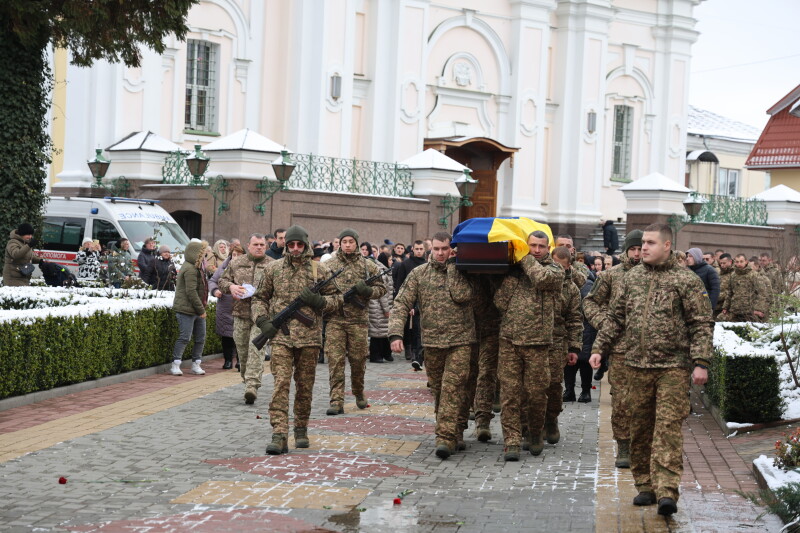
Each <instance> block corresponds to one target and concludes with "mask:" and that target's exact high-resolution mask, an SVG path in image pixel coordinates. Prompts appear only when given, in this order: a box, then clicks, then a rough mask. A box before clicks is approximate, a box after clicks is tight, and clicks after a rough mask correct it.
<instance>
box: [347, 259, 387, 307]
mask: <svg viewBox="0 0 800 533" xmlns="http://www.w3.org/2000/svg"><path fill="white" fill-rule="evenodd" d="M389 272H391V270H389V269H388V268H387V269H386V270H381V271H380V272H378V273H377V274H375V275H374V276H370V277H368V278H367V279H365V280H364V283H366V284H367V285H369V283H370V282H372V281H375V280H376V279H378V278H381V277H383V275H384V274H388V273H389ZM357 294H358V291H356V287H355V285H353V286H352V287H350V288H349V289H348V290H347V292H345V293H344V303H351V304H353V305H356V306H358V307H360V308H361V309H364V308H365V307H367V304H365V303H363V302H362V301H361V300H359V299H358V298H356V296H357Z"/></svg>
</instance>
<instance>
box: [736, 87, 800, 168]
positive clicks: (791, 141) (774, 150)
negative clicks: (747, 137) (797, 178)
mask: <svg viewBox="0 0 800 533" xmlns="http://www.w3.org/2000/svg"><path fill="white" fill-rule="evenodd" d="M798 102H800V85H798V86H797V87H795V88H794V90H793V91H791V92H790V93H789V94H787V95H786V96H784V97H783V98H781V99H780V100H779V101H778V102H777V103H776V104H775V105H774V106H772V107H771V108H770V109H769V110H768V111H767V113H769V114H770V117H769V122H767V125H766V126H765V127H764V131H763V132H761V136H760V137H759V138H758V142H756V145H755V146H754V147H753V151H752V152H750V156H749V157H748V158H747V162H746V163H745V166H746V167H747V168H753V169H765V170H766V169H776V168H799V167H800V117H797V116H795V115H793V114H792V113H791V111H792V110H795V109H796V108H797V104H798ZM795 112H796V111H795Z"/></svg>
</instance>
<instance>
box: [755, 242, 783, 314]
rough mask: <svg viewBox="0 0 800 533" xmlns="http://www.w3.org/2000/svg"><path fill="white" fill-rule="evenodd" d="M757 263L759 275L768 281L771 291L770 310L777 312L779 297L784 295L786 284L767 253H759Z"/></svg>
mask: <svg viewBox="0 0 800 533" xmlns="http://www.w3.org/2000/svg"><path fill="white" fill-rule="evenodd" d="M758 262H759V264H760V265H761V273H762V274H764V276H766V278H767V279H768V280H769V286H770V289H772V302H771V305H772V309H775V310H777V309H778V307H779V306H780V302H781V299H780V296H781V295H782V294H785V293H786V282H785V281H784V280H783V274H782V273H781V269H780V268H779V267H778V265H776V264H775V263H774V262H773V261H772V258H771V257H770V255H769V254H768V253H767V252H762V253H761V256H760V257H759V258H758Z"/></svg>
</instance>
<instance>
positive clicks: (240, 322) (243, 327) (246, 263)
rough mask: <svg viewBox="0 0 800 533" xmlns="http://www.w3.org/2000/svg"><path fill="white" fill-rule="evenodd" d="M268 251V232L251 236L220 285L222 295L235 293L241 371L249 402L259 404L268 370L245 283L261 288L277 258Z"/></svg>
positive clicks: (236, 330) (236, 340) (235, 322)
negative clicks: (263, 377)
mask: <svg viewBox="0 0 800 533" xmlns="http://www.w3.org/2000/svg"><path fill="white" fill-rule="evenodd" d="M266 250H267V240H266V238H265V237H264V235H262V234H260V233H253V234H252V235H250V240H249V241H248V243H247V253H246V254H245V255H241V256H239V257H237V258H236V259H234V260H233V261H231V262H230V264H229V265H228V268H226V269H225V272H223V273H222V276H220V278H219V283H218V284H217V286H218V287H219V290H220V291H221V292H222V294H230V295H232V296H233V342H234V343H235V344H236V353H238V354H239V373H240V374H241V375H242V381H243V382H244V386H245V389H244V401H245V403H247V404H253V403H255V401H256V398H257V397H258V389H259V388H260V387H261V377H262V375H263V373H264V354H263V353H262V352H261V350H259V349H258V348H256V347H255V346H253V343H252V340H253V339H254V338H256V337H257V336H258V334H259V333H260V330H259V329H258V327H257V326H256V324H255V322H253V319H252V316H251V314H250V305H251V303H252V297H249V296H246V293H247V290H246V289H245V288H244V287H243V285H245V284H248V285H252V286H253V287H258V284H259V282H260V281H261V277H262V276H263V275H264V269H266V268H267V265H268V264H269V263H271V262H272V261H273V259H272V258H271V257H268V256H267V255H266Z"/></svg>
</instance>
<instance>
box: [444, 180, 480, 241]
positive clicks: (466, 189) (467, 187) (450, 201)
mask: <svg viewBox="0 0 800 533" xmlns="http://www.w3.org/2000/svg"><path fill="white" fill-rule="evenodd" d="M471 173H472V171H471V170H470V169H468V168H466V167H465V168H464V174H463V175H462V176H461V177H460V178H458V179H457V180H456V181H455V183H456V187H457V188H458V192H459V194H460V195H461V196H460V197H453V196H450V195H449V194H446V195H445V196H444V198H442V201H441V203H440V204H439V205H441V206H442V216H441V218H439V225H440V226H441V227H443V228H447V227H448V226H449V225H450V217H451V216H453V213H455V212H456V211H457V210H458V209H459V208H461V207H470V206H472V202H471V201H470V197H471V196H472V193H473V192H475V187H476V186H477V185H478V180H476V179H475V178H473V177H472V176H471Z"/></svg>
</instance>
